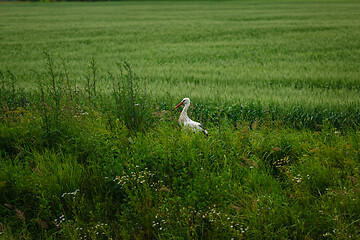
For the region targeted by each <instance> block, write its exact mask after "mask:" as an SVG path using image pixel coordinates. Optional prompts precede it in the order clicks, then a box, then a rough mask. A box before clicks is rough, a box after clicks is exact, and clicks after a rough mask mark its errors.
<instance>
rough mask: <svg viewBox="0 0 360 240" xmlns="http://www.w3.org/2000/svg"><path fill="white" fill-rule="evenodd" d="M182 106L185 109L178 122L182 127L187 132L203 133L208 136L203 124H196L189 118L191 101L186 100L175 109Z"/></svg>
mask: <svg viewBox="0 0 360 240" xmlns="http://www.w3.org/2000/svg"><path fill="white" fill-rule="evenodd" d="M181 105H184V108H183V110H182V112H181V114H180V117H179V120H178V121H179V123H180V125H181V126H183V127H184V128H185V129H187V130H192V131H193V132H200V131H201V132H203V133H205V134H208V132H207V131H206V129H205V127H204V126H203V125H202V124H201V123H198V122H195V121H193V120H191V119H190V118H189V117H188V115H187V110H188V108H189V106H190V99H189V98H184V99H183V100H182V101H181V102H180V103H179V104H178V105H177V106H176V107H175V108H174V109H176V108H178V107H180V106H181ZM174 109H173V110H174Z"/></svg>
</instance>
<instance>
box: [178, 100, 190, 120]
mask: <svg viewBox="0 0 360 240" xmlns="http://www.w3.org/2000/svg"><path fill="white" fill-rule="evenodd" d="M189 106H190V104H186V105H185V106H184V108H183V110H182V112H181V114H180V117H179V122H180V123H184V122H185V121H187V119H189V117H188V115H187V110H188V108H189Z"/></svg>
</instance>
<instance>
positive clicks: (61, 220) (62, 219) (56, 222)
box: [54, 215, 66, 227]
mask: <svg viewBox="0 0 360 240" xmlns="http://www.w3.org/2000/svg"><path fill="white" fill-rule="evenodd" d="M64 222H66V218H65V216H64V215H61V216H60V217H59V218H57V219H55V220H54V224H55V225H56V226H57V227H60V226H61V224H62V223H64Z"/></svg>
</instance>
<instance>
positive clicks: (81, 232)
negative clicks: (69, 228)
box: [76, 222, 112, 239]
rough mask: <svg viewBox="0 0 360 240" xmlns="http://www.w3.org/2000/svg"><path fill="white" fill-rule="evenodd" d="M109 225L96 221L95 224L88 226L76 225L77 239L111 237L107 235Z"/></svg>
mask: <svg viewBox="0 0 360 240" xmlns="http://www.w3.org/2000/svg"><path fill="white" fill-rule="evenodd" d="M109 228H110V227H109V225H108V224H107V223H101V222H98V223H97V224H96V225H95V226H92V227H89V228H82V227H77V228H76V232H77V234H78V239H112V238H111V237H109V235H108V231H109Z"/></svg>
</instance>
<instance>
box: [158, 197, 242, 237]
mask: <svg viewBox="0 0 360 240" xmlns="http://www.w3.org/2000/svg"><path fill="white" fill-rule="evenodd" d="M171 215H174V213H171V212H170V211H169V209H168V208H161V209H159V211H158V213H157V214H156V215H155V219H154V221H153V225H152V226H153V227H154V228H156V229H157V230H158V231H166V230H167V228H168V227H170V226H171V219H176V222H178V223H181V224H183V225H185V226H186V227H188V228H191V229H192V228H194V227H195V226H197V225H198V223H199V222H205V223H208V224H211V225H220V226H222V227H224V228H230V231H231V232H233V233H234V235H235V236H242V235H244V234H245V233H246V231H247V230H248V227H244V226H243V225H242V224H240V223H238V222H237V219H236V215H235V216H233V215H230V214H226V213H223V212H220V211H219V210H218V209H217V207H216V205H213V206H211V207H208V208H207V209H199V210H196V209H195V208H193V207H185V206H182V205H181V204H180V205H179V212H178V216H171Z"/></svg>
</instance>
